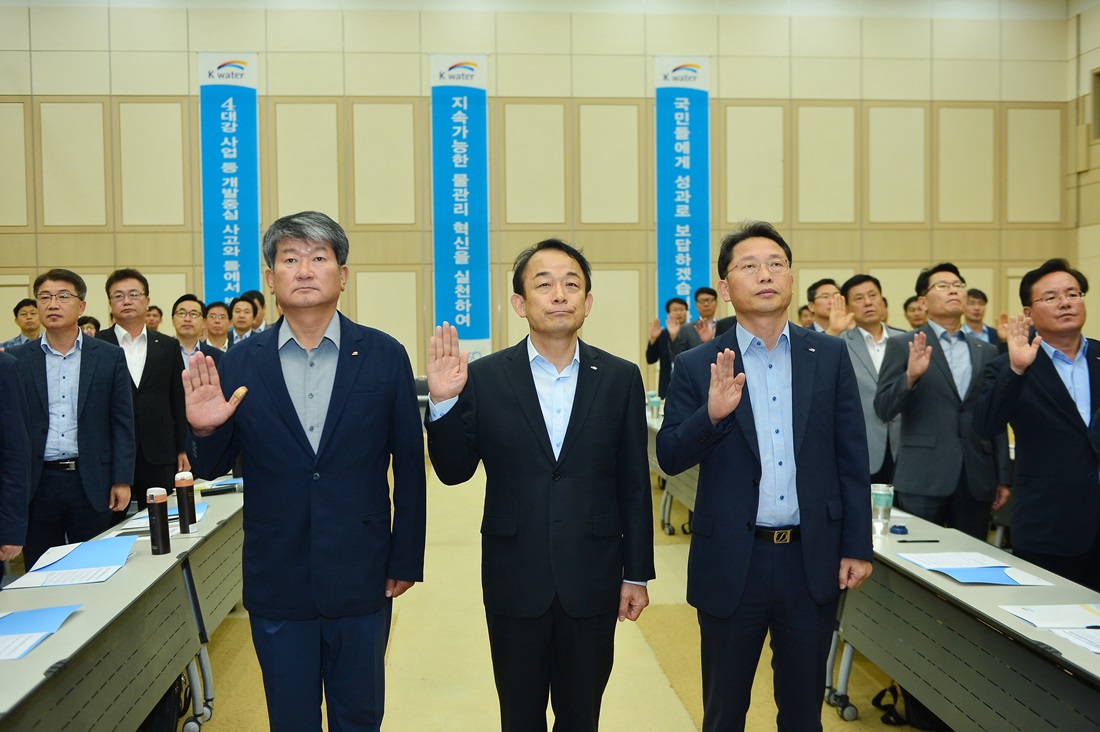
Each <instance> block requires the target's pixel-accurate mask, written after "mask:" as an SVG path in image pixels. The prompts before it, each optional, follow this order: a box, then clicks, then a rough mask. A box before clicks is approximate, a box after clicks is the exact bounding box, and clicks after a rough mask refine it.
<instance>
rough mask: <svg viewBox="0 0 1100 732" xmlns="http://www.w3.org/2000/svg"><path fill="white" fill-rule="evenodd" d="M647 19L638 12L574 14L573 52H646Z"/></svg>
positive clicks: (613, 53) (631, 53)
mask: <svg viewBox="0 0 1100 732" xmlns="http://www.w3.org/2000/svg"><path fill="white" fill-rule="evenodd" d="M645 20H646V19H645V16H644V15H641V14H636V13H573V15H572V16H571V22H572V28H573V53H574V54H609V55H627V56H633V55H637V54H642V53H645Z"/></svg>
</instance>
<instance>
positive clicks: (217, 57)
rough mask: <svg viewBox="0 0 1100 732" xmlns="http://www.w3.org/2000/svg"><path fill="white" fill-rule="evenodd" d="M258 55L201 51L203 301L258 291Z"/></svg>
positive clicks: (200, 137)
mask: <svg viewBox="0 0 1100 732" xmlns="http://www.w3.org/2000/svg"><path fill="white" fill-rule="evenodd" d="M256 79H257V73H256V54H254V53H200V54H199V139H200V152H201V158H202V271H203V294H202V297H203V299H204V300H205V301H206V302H213V301H214V300H224V301H225V302H227V303H228V302H229V301H230V300H232V299H233V298H234V297H237V296H238V295H240V294H241V293H242V292H245V291H247V290H258V289H260V163H259V151H260V144H259V116H258V114H257V106H256Z"/></svg>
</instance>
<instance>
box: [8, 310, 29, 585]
mask: <svg viewBox="0 0 1100 732" xmlns="http://www.w3.org/2000/svg"><path fill="white" fill-rule="evenodd" d="M32 302H33V301H32ZM35 308H36V309H37V304H36V305H35ZM28 418H29V417H28V414H27V395H26V393H25V392H24V391H23V384H22V382H21V381H20V380H19V369H18V362H17V361H16V360H15V357H13V356H11V355H9V354H7V353H0V579H3V577H4V562H6V561H8V560H9V559H14V558H15V557H16V556H17V555H18V554H19V552H21V551H23V544H24V542H26V540H27V503H28V502H29V501H30V493H31V491H30V486H31V448H30V442H29V441H28V439H27V420H28Z"/></svg>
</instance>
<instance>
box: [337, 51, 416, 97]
mask: <svg viewBox="0 0 1100 732" xmlns="http://www.w3.org/2000/svg"><path fill="white" fill-rule="evenodd" d="M344 66H345V68H346V69H347V79H346V80H345V85H346V92H345V93H346V94H347V95H348V96H359V97H415V96H419V95H420V82H421V81H422V79H423V75H422V74H421V73H420V56H419V55H418V54H415V53H345V54H344Z"/></svg>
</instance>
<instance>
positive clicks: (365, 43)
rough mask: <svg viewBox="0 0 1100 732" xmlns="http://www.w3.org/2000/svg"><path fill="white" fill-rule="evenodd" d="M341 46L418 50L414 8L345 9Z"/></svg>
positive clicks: (417, 19)
mask: <svg viewBox="0 0 1100 732" xmlns="http://www.w3.org/2000/svg"><path fill="white" fill-rule="evenodd" d="M344 50H345V51H347V52H354V51H360V52H372V53H378V52H389V53H409V52H410V51H419V50H420V13H418V12H416V11H415V10H345V11H344Z"/></svg>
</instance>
